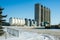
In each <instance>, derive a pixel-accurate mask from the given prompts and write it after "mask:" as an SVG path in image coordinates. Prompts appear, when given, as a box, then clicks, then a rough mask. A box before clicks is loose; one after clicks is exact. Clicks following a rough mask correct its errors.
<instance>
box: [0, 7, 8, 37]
mask: <svg viewBox="0 0 60 40" xmlns="http://www.w3.org/2000/svg"><path fill="white" fill-rule="evenodd" d="M3 9H4V8H1V7H0V36H2V35H3V34H4V31H3V27H2V23H4V22H5V20H3V18H4V17H7V15H5V16H3V15H2V10H3Z"/></svg>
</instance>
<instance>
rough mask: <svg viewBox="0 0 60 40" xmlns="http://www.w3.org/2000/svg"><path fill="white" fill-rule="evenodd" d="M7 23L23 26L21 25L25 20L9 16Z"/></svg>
mask: <svg viewBox="0 0 60 40" xmlns="http://www.w3.org/2000/svg"><path fill="white" fill-rule="evenodd" d="M9 23H10V25H16V26H23V25H25V20H24V19H20V18H12V17H11V18H10V19H9Z"/></svg>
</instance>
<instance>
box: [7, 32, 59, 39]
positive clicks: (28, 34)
mask: <svg viewBox="0 0 60 40" xmlns="http://www.w3.org/2000/svg"><path fill="white" fill-rule="evenodd" d="M6 40H59V39H58V38H57V37H55V36H52V35H48V34H38V33H32V32H21V33H20V37H13V38H7V39H6Z"/></svg>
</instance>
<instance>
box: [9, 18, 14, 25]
mask: <svg viewBox="0 0 60 40" xmlns="http://www.w3.org/2000/svg"><path fill="white" fill-rule="evenodd" d="M14 20H15V18H12V17H11V18H10V19H9V23H10V25H15V21H14Z"/></svg>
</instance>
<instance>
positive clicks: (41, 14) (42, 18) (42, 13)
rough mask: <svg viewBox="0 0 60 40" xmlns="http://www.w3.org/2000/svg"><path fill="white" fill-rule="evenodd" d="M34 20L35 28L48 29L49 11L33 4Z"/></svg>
mask: <svg viewBox="0 0 60 40" xmlns="http://www.w3.org/2000/svg"><path fill="white" fill-rule="evenodd" d="M34 17H35V20H36V21H37V23H38V24H37V26H44V27H46V26H47V27H50V9H49V8H47V7H45V6H43V5H41V4H39V3H37V4H35V16H34Z"/></svg>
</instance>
